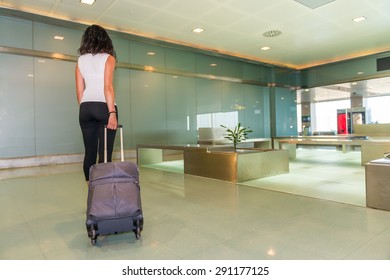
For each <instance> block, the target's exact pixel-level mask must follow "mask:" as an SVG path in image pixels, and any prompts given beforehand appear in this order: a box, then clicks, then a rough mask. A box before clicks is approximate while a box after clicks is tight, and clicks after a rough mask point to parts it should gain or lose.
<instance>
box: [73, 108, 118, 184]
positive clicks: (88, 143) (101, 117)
mask: <svg viewBox="0 0 390 280" xmlns="http://www.w3.org/2000/svg"><path fill="white" fill-rule="evenodd" d="M115 110H116V112H117V113H116V116H117V118H118V109H117V108H116V106H115ZM108 117H109V114H108V108H107V104H106V103H104V102H83V103H81V104H80V112H79V122H80V127H81V131H82V133H83V140H84V148H85V155H84V164H83V171H84V175H85V180H86V181H89V169H90V168H91V166H92V165H94V164H96V158H97V154H98V151H99V161H98V162H99V163H101V162H104V142H103V141H104V126H105V125H107V123H108ZM115 134H116V130H111V129H107V162H110V161H111V160H112V151H113V149H114V140H115Z"/></svg>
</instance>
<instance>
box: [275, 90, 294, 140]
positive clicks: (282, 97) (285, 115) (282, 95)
mask: <svg viewBox="0 0 390 280" xmlns="http://www.w3.org/2000/svg"><path fill="white" fill-rule="evenodd" d="M295 100H296V92H295V91H293V90H289V89H282V88H275V111H276V116H275V117H276V136H296V135H297V134H298V133H297V131H298V128H297V106H296V103H295Z"/></svg>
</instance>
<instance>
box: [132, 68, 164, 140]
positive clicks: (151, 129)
mask: <svg viewBox="0 0 390 280" xmlns="http://www.w3.org/2000/svg"><path fill="white" fill-rule="evenodd" d="M130 92H131V107H130V111H131V112H130V114H131V128H132V135H131V137H132V140H131V143H132V145H133V146H134V147H135V146H136V145H137V144H149V143H158V144H165V143H166V128H167V127H166V116H167V111H166V109H167V107H166V96H165V75H164V74H158V73H149V72H142V71H135V70H132V71H131V72H130Z"/></svg>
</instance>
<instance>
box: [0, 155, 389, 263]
mask: <svg viewBox="0 0 390 280" xmlns="http://www.w3.org/2000/svg"><path fill="white" fill-rule="evenodd" d="M166 165H167V166H168V167H163V166H162V167H161V166H160V167H159V168H160V169H164V168H167V169H169V168H171V169H172V170H171V171H174V172H169V171H164V170H158V169H152V168H149V167H141V168H140V174H141V184H142V185H141V187H142V201H143V210H144V216H145V227H144V231H143V232H142V237H141V239H140V240H136V239H135V237H134V234H120V235H112V236H105V237H101V238H99V240H98V244H97V245H96V246H92V245H91V243H90V240H89V238H88V236H87V233H86V230H85V210H86V196H87V188H86V184H85V182H84V181H83V178H82V173H81V165H80V164H71V165H58V166H45V167H37V168H21V169H14V170H6V171H1V172H0V178H1V179H0V221H1V223H0V233H1V239H0V259H3V260H4V259H11V260H26V259H39V260H44V259H62V260H79V259H122V260H123V259H138V260H142V259H157V260H163V259H168V260H173V259H185V260H188V259H198V260H199V259H200V260H201V259H216V260H221V259H271V260H272V259H275V260H278V259H279V260H280V259H283V260H308V259H315V260H326V259H335V260H343V259H362V260H367V259H373V260H375V259H382V260H388V259H390V212H388V211H381V210H375V209H369V208H366V207H364V204H365V203H364V201H365V197H364V195H365V194H364V167H362V166H360V153H359V152H350V153H347V154H343V153H341V152H340V151H332V150H325V151H323V150H299V151H298V158H297V159H296V160H293V161H291V163H290V173H289V174H286V175H280V176H276V177H270V178H265V179H261V180H254V181H250V182H245V183H244V184H239V185H237V184H232V183H227V182H222V181H218V180H211V179H206V178H200V177H195V176H189V175H184V174H182V172H181V171H180V165H177V161H172V162H168V163H167V164H166ZM169 165H171V166H170V167H169ZM157 168H158V167H157Z"/></svg>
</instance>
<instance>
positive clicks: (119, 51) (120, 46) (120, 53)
mask: <svg viewBox="0 0 390 280" xmlns="http://www.w3.org/2000/svg"><path fill="white" fill-rule="evenodd" d="M111 40H112V44H113V45H114V50H115V52H116V56H117V62H123V63H129V62H130V51H129V45H130V42H129V41H128V40H126V39H123V38H119V37H114V36H113V37H112V38H111Z"/></svg>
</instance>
